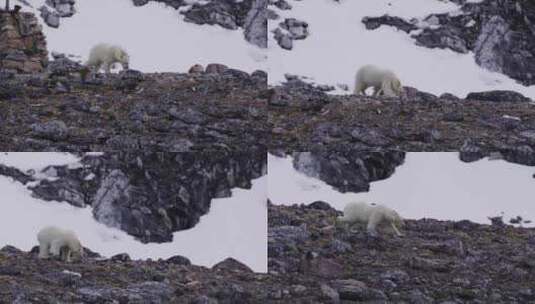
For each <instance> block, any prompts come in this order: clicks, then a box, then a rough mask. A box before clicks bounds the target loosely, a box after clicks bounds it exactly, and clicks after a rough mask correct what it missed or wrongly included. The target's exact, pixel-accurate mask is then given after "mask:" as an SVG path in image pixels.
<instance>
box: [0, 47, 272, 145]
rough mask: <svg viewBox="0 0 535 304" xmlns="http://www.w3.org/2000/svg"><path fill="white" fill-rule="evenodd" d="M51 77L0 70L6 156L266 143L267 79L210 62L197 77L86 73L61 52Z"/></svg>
mask: <svg viewBox="0 0 535 304" xmlns="http://www.w3.org/2000/svg"><path fill="white" fill-rule="evenodd" d="M58 56H59V57H58V59H57V60H55V61H53V62H51V63H50V64H49V66H48V69H47V73H42V74H35V73H34V74H31V75H21V74H14V73H11V72H9V71H4V72H0V122H1V123H2V128H1V129H0V141H1V142H2V151H116V150H142V151H171V152H185V151H196V150H204V151H207V150H212V151H214V150H217V151H225V150H248V149H257V148H262V147H265V146H266V142H267V126H266V124H267V118H266V116H267V113H266V111H267V107H266V105H267V102H266V99H265V97H264V95H265V91H266V86H267V85H266V82H267V75H266V73H265V72H262V71H257V72H254V73H253V74H252V75H249V74H248V73H245V72H242V71H238V70H234V69H230V68H227V67H225V66H223V65H217V64H214V65H209V66H207V69H206V71H205V69H204V68H202V67H201V68H200V69H199V68H197V69H195V70H194V72H192V73H186V74H179V73H176V74H172V73H165V74H164V73H158V74H142V73H140V72H137V71H133V70H128V71H125V72H121V73H119V74H113V75H102V74H99V75H97V76H98V77H93V76H91V75H90V76H87V79H86V81H83V80H82V79H81V77H80V73H79V69H80V67H79V65H78V64H76V63H73V62H72V61H70V60H69V59H68V58H65V57H61V56H60V55H58Z"/></svg>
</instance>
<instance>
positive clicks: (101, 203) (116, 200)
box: [0, 150, 267, 243]
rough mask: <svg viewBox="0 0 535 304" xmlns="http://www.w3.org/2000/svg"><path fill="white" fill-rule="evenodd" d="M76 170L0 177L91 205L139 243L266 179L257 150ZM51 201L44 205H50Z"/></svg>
mask: <svg viewBox="0 0 535 304" xmlns="http://www.w3.org/2000/svg"><path fill="white" fill-rule="evenodd" d="M80 156H81V157H82V158H81V161H80V165H79V166H74V167H73V166H67V165H65V166H49V167H46V168H44V169H43V170H42V172H21V171H20V170H17V169H16V168H10V167H7V166H5V165H2V164H0V175H4V176H9V177H11V178H13V179H14V180H16V181H19V182H21V183H23V184H27V183H29V182H32V181H36V182H37V183H35V184H34V185H31V186H29V188H28V189H29V190H31V191H32V193H33V195H34V196H35V197H37V198H40V199H43V200H46V201H64V202H67V203H69V204H71V205H73V206H76V207H85V206H91V207H92V211H93V216H94V217H95V219H96V220H97V221H99V222H101V223H104V224H106V225H107V226H109V227H115V228H119V229H121V230H123V231H125V232H127V233H128V234H130V235H132V236H134V237H136V238H137V239H139V240H140V241H142V242H144V243H147V242H159V243H161V242H169V241H172V233H173V232H175V231H179V230H184V229H189V228H191V227H193V226H195V224H197V223H198V221H199V218H200V217H201V216H202V215H204V214H206V213H207V212H208V211H209V209H210V204H211V200H212V199H214V198H223V197H230V195H231V189H232V188H235V187H240V188H246V189H249V188H250V187H251V180H252V179H255V178H258V177H260V176H262V175H265V174H267V172H266V171H267V168H266V166H267V164H266V154H265V151H263V150H259V151H256V152H239V153H238V152H237V153H136V152H114V153H103V154H102V155H93V154H87V155H85V154H81V155H80ZM52 203H53V202H51V204H52Z"/></svg>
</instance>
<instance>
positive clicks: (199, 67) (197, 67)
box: [188, 64, 204, 74]
mask: <svg viewBox="0 0 535 304" xmlns="http://www.w3.org/2000/svg"><path fill="white" fill-rule="evenodd" d="M188 73H190V74H201V73H204V67H203V66H202V65H200V64H195V65H192V66H191V68H189V70H188Z"/></svg>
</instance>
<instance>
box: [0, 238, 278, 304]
mask: <svg viewBox="0 0 535 304" xmlns="http://www.w3.org/2000/svg"><path fill="white" fill-rule="evenodd" d="M266 280H267V275H266V274H258V273H253V272H252V271H251V270H250V269H249V268H248V267H247V266H245V265H243V264H241V263H239V262H238V261H236V260H233V259H230V258H229V259H227V260H224V261H222V262H220V263H219V264H216V265H214V266H213V267H212V268H206V267H200V266H194V265H191V264H190V263H189V260H188V259H187V258H184V257H181V256H175V257H172V258H170V259H168V260H158V261H151V260H147V261H132V260H130V259H129V258H128V255H124V254H123V255H117V256H114V257H112V258H110V259H102V258H98V255H96V254H92V255H91V256H89V257H87V258H84V260H83V262H81V263H71V264H67V263H63V262H60V261H55V260H40V259H38V258H37V252H36V251H35V250H33V251H32V252H22V251H20V250H18V249H16V248H14V247H11V246H6V247H4V248H2V249H0V302H1V303H95V304H96V303H98V304H104V303H106V304H107V303H138V304H141V303H143V304H146V303H151V304H157V303H162V304H163V303H191V304H194V303H229V304H230V303H265V300H266V299H267V298H268V293H269V292H270V289H271V288H270V287H266V286H265V285H264V284H265V282H266Z"/></svg>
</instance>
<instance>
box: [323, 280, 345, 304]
mask: <svg viewBox="0 0 535 304" xmlns="http://www.w3.org/2000/svg"><path fill="white" fill-rule="evenodd" d="M321 292H322V294H323V296H324V297H325V298H326V299H328V300H330V301H331V303H340V295H339V294H338V291H336V290H334V289H333V288H331V287H330V286H328V285H326V284H322V285H321Z"/></svg>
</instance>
